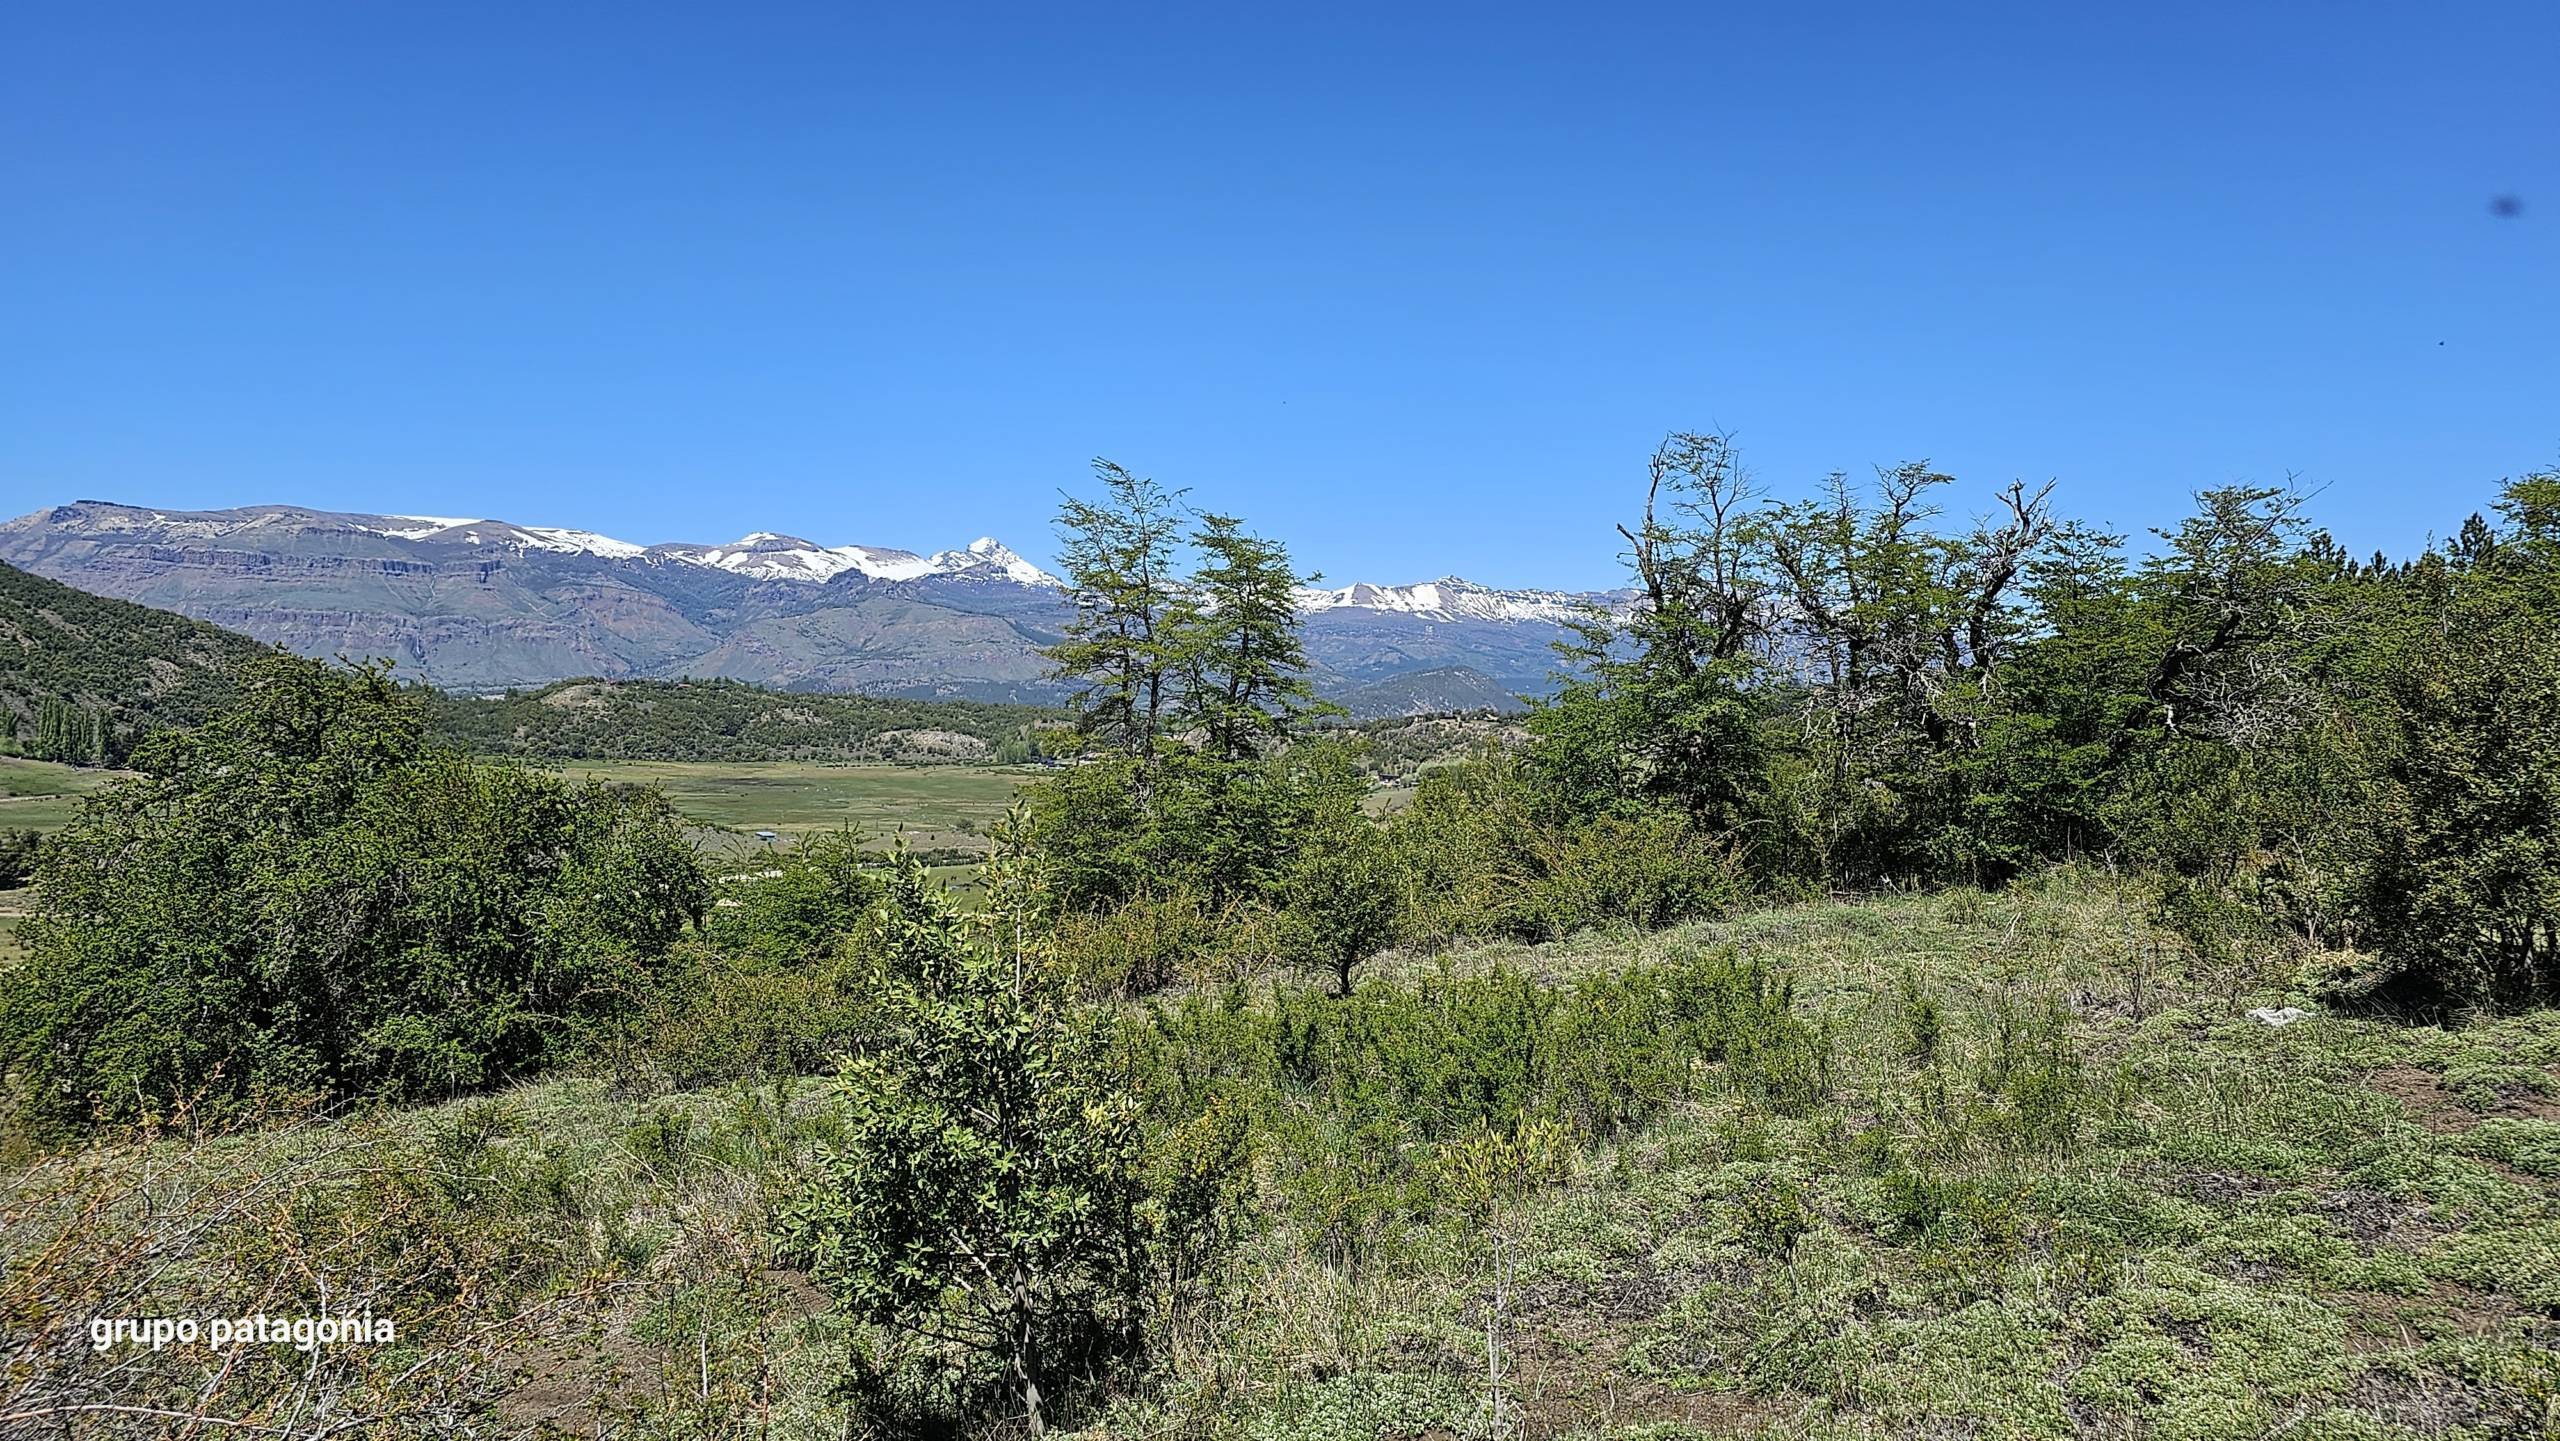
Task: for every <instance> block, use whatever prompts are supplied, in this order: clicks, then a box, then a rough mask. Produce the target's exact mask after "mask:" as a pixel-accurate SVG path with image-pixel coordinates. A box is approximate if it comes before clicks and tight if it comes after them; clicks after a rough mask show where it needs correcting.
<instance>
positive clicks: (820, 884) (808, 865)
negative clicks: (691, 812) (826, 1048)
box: [703, 830, 881, 962]
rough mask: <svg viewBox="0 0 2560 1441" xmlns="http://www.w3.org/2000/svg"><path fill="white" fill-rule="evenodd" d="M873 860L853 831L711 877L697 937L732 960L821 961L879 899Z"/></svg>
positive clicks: (823, 836)
mask: <svg viewBox="0 0 2560 1441" xmlns="http://www.w3.org/2000/svg"><path fill="white" fill-rule="evenodd" d="M877 859H878V855H877V853H876V852H867V851H865V850H864V849H863V844H862V837H861V836H860V834H859V833H857V832H854V831H852V830H840V831H822V832H819V833H818V834H815V835H811V836H808V837H805V838H803V839H802V840H801V841H800V842H799V843H798V844H797V845H794V846H792V847H791V848H790V849H789V850H786V851H782V852H779V853H777V854H775V855H772V856H770V857H768V858H766V862H765V864H763V865H761V866H758V867H757V868H755V869H753V870H748V871H742V872H733V873H731V874H727V875H722V876H717V877H714V878H713V882H712V891H713V900H712V902H711V908H710V910H709V911H708V912H707V913H706V914H705V916H704V918H703V932H704V934H705V935H707V936H708V937H709V938H710V940H711V942H712V944H713V945H714V946H716V947H718V948H719V949H720V950H722V951H725V952H727V953H728V954H730V955H733V956H741V957H754V958H757V959H760V960H765V961H777V962H781V961H790V962H806V961H815V960H819V959H822V958H824V957H825V956H827V955H828V954H830V953H831V952H832V951H833V950H834V949H835V945H836V942H837V941H838V940H840V939H841V938H843V937H844V936H845V935H846V934H847V933H849V932H850V931H852V930H853V929H854V927H855V926H857V925H858V924H860V922H861V920H862V917H863V915H864V913H865V912H867V911H868V910H869V909H870V908H871V905H872V903H873V902H875V901H877V900H878V899H879V898H880V889H881V887H880V877H879V875H878V874H877V872H876V871H875V870H874V869H873V866H872V862H874V861H876V860H877Z"/></svg>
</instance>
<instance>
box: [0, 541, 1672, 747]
mask: <svg viewBox="0 0 2560 1441" xmlns="http://www.w3.org/2000/svg"><path fill="white" fill-rule="evenodd" d="M0 561H7V562H9V563H10V564H13V565H16V566H19V567H21V568H22V569H25V570H28V571H31V572H33V573H35V574H37V575H41V576H46V577H49V578H51V579H54V580H58V581H62V582H64V583H66V584H69V585H73V586H77V587H79V588H80V589H82V590H86V591H90V592H92V593H94V594H98V595H105V596H112V597H115V598H118V599H122V600H130V601H138V602H140V603H142V604H144V605H149V606H155V607H158V608H160V609H163V610H171V611H176V612H178V613H179V614H182V615H187V616H192V617H195V618H197V619H200V620H207V621H211V622H213V623H214V624H217V625H221V626H224V627H227V628H229V629H232V630H236V631H240V632H243V633H245V634H248V635H251V636H255V637H257V638H258V639H260V640H264V641H269V642H272V643H275V644H278V645H282V646H285V647H287V648H288V649H291V650H294V651H298V652H301V653H303V654H306V655H320V656H349V657H383V658H387V659H389V660H391V661H392V662H394V664H395V665H397V666H398V667H399V668H400V669H401V670H402V671H404V672H406V673H408V674H410V675H412V676H415V677H417V678H420V679H423V680H426V681H428V682H430V683H433V684H435V685H439V686H443V687H446V688H449V689H464V690H494V689H500V688H504V687H508V686H525V685H538V684H542V683H545V682H548V681H554V680H560V679H564V678H568V677H572V676H603V677H611V678H624V677H644V676H646V677H660V676H665V677H673V676H691V677H723V678H728V679H734V680H745V681H753V682H756V683H759V684H763V685H770V686H778V687H786V688H799V689H808V690H846V691H864V692H869V693H874V694H882V695H951V696H966V697H971V698H975V699H984V700H1030V701H1047V700H1055V699H1058V698H1059V697H1060V696H1061V695H1062V693H1063V692H1062V690H1061V688H1060V687H1059V686H1058V685H1057V684H1056V683H1055V682H1054V681H1052V680H1051V679H1050V678H1049V675H1048V665H1047V663H1046V661H1044V660H1043V659H1042V658H1041V656H1040V654H1039V648H1040V647H1041V646H1043V645H1045V644H1048V643H1049V642H1050V641H1052V640H1054V639H1055V638H1056V636H1057V630H1058V627H1059V625H1060V624H1061V623H1062V622H1063V621H1064V620H1065V617H1066V611H1065V606H1064V602H1063V599H1062V597H1061V594H1060V592H1059V590H1058V589H1057V584H1056V581H1055V580H1054V578H1052V577H1050V576H1049V575H1047V574H1046V573H1044V572H1042V571H1041V570H1040V569H1039V568H1038V567H1036V566H1034V565H1032V564H1031V563H1030V562H1028V561H1026V560H1024V559H1023V558H1022V557H1021V556H1019V555H1017V554H1015V553H1014V552H1013V551H1012V550H1010V549H1008V548H1007V547H1005V546H1004V545H1003V544H1001V543H1000V542H997V541H995V540H993V539H981V540H979V541H977V542H975V543H973V544H971V545H969V546H965V547H958V548H954V549H950V550H944V551H940V552H936V553H934V554H931V555H921V554H918V553H916V552H912V551H904V550H894V549H888V548H884V547H875V546H855V545H848V546H835V547H825V546H819V545H816V544H814V543H812V542H809V541H805V540H801V539H798V538H796V537H791V536H783V535H776V534H772V533H765V532H759V533H756V534H753V535H749V536H746V537H744V538H742V539H740V540H738V541H736V542H733V543H730V544H728V545H718V546H705V545H689V544H670V545H655V546H643V545H636V544H632V543H631V542H628V541H621V540H616V539H614V538H612V537H610V536H604V535H599V534H597V533H595V532H593V531H583V530H570V529H562V528H557V527H543V526H522V525H515V524H512V523H509V522H504V521H492V520H464V519H455V518H446V517H434V516H379V515H360V514H348V513H339V512H330V511H315V510H307V509H301V508H297V507H292V506H251V507H245V508H242V509H237V510H222V511H161V510H150V509H146V508H142V507H136V506H126V505H115V504H109V503H106V502H100V501H81V502H78V503H76V504H71V505H62V506H55V507H53V508H52V509H49V510H43V511H38V512H36V513H34V514H32V515H27V516H22V517H20V518H19V519H17V520H14V521H10V522H8V523H6V524H5V525H0ZM1300 599H1301V604H1302V606H1303V607H1304V615H1305V617H1306V626H1307V648H1308V653H1309V655H1310V657H1311V658H1312V659H1313V661H1314V662H1315V666H1316V671H1317V680H1318V683H1319V687H1320V688H1321V689H1323V690H1325V691H1327V692H1328V693H1330V694H1336V695H1342V696H1345V697H1348V698H1351V699H1353V700H1354V701H1355V702H1356V703H1357V704H1358V706H1359V708H1360V709H1362V710H1363V711H1367V712H1371V713H1379V712H1382V711H1384V712H1392V711H1394V710H1399V709H1410V708H1412V707H1414V706H1417V705H1426V704H1427V703H1428V702H1430V701H1431V700H1433V699H1434V698H1443V697H1459V696H1465V697H1474V698H1479V699H1480V698H1484V697H1498V696H1509V695H1514V694H1519V693H1536V692H1542V691H1544V690H1546V689H1547V688H1548V683H1549V682H1548V672H1549V671H1550V669H1551V668H1552V664H1553V656H1552V653H1551V652H1550V650H1549V648H1548V647H1549V643H1550V642H1551V641H1553V640H1554V639H1555V638H1556V637H1557V635H1559V634H1560V633H1561V631H1562V626H1563V621H1564V618H1565V617H1566V616H1567V615H1569V614H1570V613H1571V612H1572V610H1573V608H1574V607H1576V606H1578V605H1581V604H1584V603H1587V602H1597V603H1602V604H1617V603H1622V602H1623V597H1619V596H1614V595H1611V596H1597V597H1587V596H1575V595H1567V594H1563V593H1558V592H1545V591H1533V592H1520V591H1499V590H1492V589H1488V588H1486V587H1482V586H1475V585H1471V584H1469V583H1467V582H1465V581H1460V580H1455V579H1444V580H1440V581H1433V582H1426V583H1424V584H1421V585H1412V586H1374V585H1365V584H1363V585H1354V586H1348V587H1344V588H1342V589H1340V590H1327V591H1309V592H1306V593H1305V594H1304V595H1303V596H1301V598H1300ZM1426 674H1427V675H1429V676H1430V677H1431V679H1430V681H1429V683H1427V684H1406V685H1398V684H1391V683H1392V682H1396V681H1399V680H1400V679H1403V678H1409V677H1418V676H1423V675H1426Z"/></svg>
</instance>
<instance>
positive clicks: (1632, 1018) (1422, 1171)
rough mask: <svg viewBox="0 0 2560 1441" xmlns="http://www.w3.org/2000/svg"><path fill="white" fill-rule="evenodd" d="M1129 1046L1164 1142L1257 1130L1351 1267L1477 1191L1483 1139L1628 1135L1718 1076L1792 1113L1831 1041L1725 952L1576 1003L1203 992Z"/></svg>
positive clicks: (1317, 1228)
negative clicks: (1546, 1127) (1532, 1133)
mask: <svg viewBox="0 0 2560 1441" xmlns="http://www.w3.org/2000/svg"><path fill="white" fill-rule="evenodd" d="M1119 1044H1120V1046H1121V1048H1122V1049H1123V1050H1124V1051H1125V1052H1126V1053H1127V1054H1128V1055H1129V1056H1130V1057H1131V1060H1130V1062H1129V1065H1130V1068H1131V1071H1132V1074H1133V1075H1134V1076H1135V1077H1136V1080H1137V1083H1138V1087H1139V1092H1140V1094H1142V1095H1143V1096H1144V1097H1145V1098H1146V1100H1147V1105H1148V1107H1149V1110H1150V1113H1151V1114H1153V1115H1155V1116H1158V1117H1161V1118H1163V1119H1162V1121H1161V1122H1160V1123H1161V1124H1167V1125H1173V1124H1179V1122H1180V1120H1181V1118H1185V1117H1190V1116H1196V1115H1201V1114H1208V1113H1213V1112H1215V1111H1216V1110H1217V1109H1218V1108H1220V1107H1236V1108H1241V1109H1242V1110H1243V1111H1244V1112H1245V1113H1246V1114H1248V1115H1249V1116H1250V1117H1251V1118H1252V1129H1253V1133H1254V1134H1255V1135H1257V1136H1259V1137H1262V1138H1263V1145H1262V1147H1261V1149H1262V1150H1263V1152H1264V1153H1265V1154H1267V1155H1268V1156H1270V1157H1271V1158H1272V1160H1273V1162H1274V1164H1275V1165H1277V1166H1278V1167H1279V1168H1280V1170H1279V1173H1278V1175H1277V1176H1276V1177H1275V1180H1274V1184H1275V1185H1276V1186H1277V1188H1278V1192H1279V1195H1280V1197H1281V1198H1282V1201H1283V1204H1284V1206H1285V1209H1286V1212H1287V1214H1288V1215H1289V1216H1290V1217H1291V1219H1292V1221H1293V1222H1294V1223H1295V1224H1296V1225H1298V1226H1300V1227H1301V1228H1303V1229H1304V1231H1305V1232H1306V1234H1308V1235H1310V1236H1312V1237H1316V1238H1320V1239H1319V1244H1320V1245H1321V1246H1322V1247H1323V1248H1324V1249H1325V1250H1326V1252H1327V1254H1330V1255H1334V1256H1338V1257H1341V1258H1344V1259H1356V1258H1357V1257H1358V1256H1360V1255H1363V1254H1366V1253H1367V1252H1368V1251H1369V1250H1370V1249H1371V1248H1372V1247H1374V1246H1375V1245H1376V1244H1377V1243H1378V1242H1380V1241H1381V1240H1382V1239H1383V1238H1385V1237H1387V1236H1389V1235H1391V1234H1393V1233H1396V1232H1399V1231H1401V1230H1403V1229H1405V1228H1407V1227H1410V1226H1413V1225H1417V1224H1422V1223H1424V1222H1425V1221H1426V1220H1427V1219H1428V1218H1429V1217H1430V1216H1431V1215H1433V1214H1434V1213H1435V1210H1436V1209H1437V1208H1438V1207H1439V1206H1440V1204H1441V1203H1442V1202H1448V1203H1450V1204H1452V1205H1456V1204H1460V1202H1461V1201H1462V1200H1463V1194H1464V1193H1466V1190H1467V1186H1468V1185H1469V1184H1475V1185H1477V1186H1479V1187H1480V1186H1481V1184H1482V1178H1481V1177H1478V1178H1477V1180H1476V1181H1475V1182H1473V1183H1470V1182H1468V1181H1467V1179H1466V1178H1467V1176H1468V1175H1469V1174H1470V1172H1469V1170H1468V1166H1467V1164H1466V1163H1465V1161H1464V1159H1463V1157H1464V1154H1465V1152H1466V1150H1467V1148H1468V1146H1469V1145H1477V1146H1479V1147H1480V1146H1481V1145H1482V1144H1483V1143H1482V1141H1481V1137H1482V1136H1484V1135H1486V1134H1496V1135H1499V1136H1501V1137H1503V1138H1507V1139H1506V1141H1505V1144H1506V1145H1509V1146H1512V1147H1514V1148H1515V1149H1516V1148H1517V1147H1518V1146H1519V1145H1521V1144H1524V1142H1523V1140H1522V1135H1523V1133H1522V1132H1521V1130H1520V1128H1521V1127H1522V1125H1523V1124H1524V1123H1526V1122H1531V1121H1544V1122H1553V1123H1555V1124H1557V1125H1560V1126H1562V1127H1564V1128H1565V1129H1566V1130H1567V1131H1569V1132H1571V1133H1572V1134H1575V1135H1579V1136H1583V1137H1597V1136H1605V1135H1611V1134H1616V1133H1619V1132H1621V1131H1624V1130H1625V1129H1627V1128H1629V1127H1632V1126H1635V1125H1638V1124H1641V1123H1643V1122H1644V1121H1646V1120H1648V1119H1650V1118H1652V1117H1654V1116H1655V1115H1657V1114H1659V1113H1660V1112H1661V1110H1662V1109H1663V1108H1664V1107H1666V1106H1668V1105H1671V1104H1672V1103H1674V1102H1676V1101H1679V1100H1682V1099H1685V1098H1689V1097H1692V1096H1694V1095H1696V1094H1698V1089H1699V1087H1700V1086H1701V1085H1702V1084H1706V1083H1710V1082H1711V1081H1712V1080H1713V1079H1714V1078H1713V1075H1712V1073H1710V1072H1708V1071H1706V1070H1704V1069H1703V1066H1704V1065H1705V1064H1706V1063H1709V1062H1715V1061H1722V1062H1724V1063H1725V1076H1724V1083H1725V1084H1727V1085H1729V1086H1730V1087H1731V1088H1732V1089H1733V1090H1735V1091H1736V1092H1738V1093H1741V1094H1745V1095H1749V1096H1752V1097H1755V1098H1757V1099H1760V1100H1764V1101H1767V1102H1769V1103H1772V1104H1776V1105H1780V1106H1787V1107H1794V1106H1800V1105H1803V1104H1805V1103H1807V1102H1809V1101H1811V1100H1813V1099H1814V1098H1815V1097H1817V1096H1818V1095H1820V1094H1822V1093H1823V1092H1825V1091H1826V1090H1827V1089H1828V1087H1829V1086H1830V1084H1831V1081H1830V1063H1829V1049H1830V1047H1829V1042H1828V1040H1827V1038H1826V1037H1824V1036H1823V1035H1822V1034H1821V1033H1820V1032H1819V1031H1818V1030H1816V1029H1815V1028H1813V1027H1811V1026H1809V1025H1807V1024H1806V1023H1805V1022H1804V1021H1802V1020H1801V1019H1800V1018H1798V1017H1797V1016H1796V1015H1795V1014H1794V1011H1793V996H1792V993H1791V992H1790V991H1789V989H1788V988H1787V986H1786V985H1785V984H1784V983H1783V982H1782V981H1781V980H1780V979H1779V978H1778V977H1776V976H1775V975H1774V974H1773V973H1772V972H1771V971H1769V970H1768V969H1767V968H1766V967H1763V966H1761V965H1757V964H1753V963H1748V962H1744V961H1742V960H1740V959H1738V958H1737V957H1735V956H1734V955H1733V954H1732V953H1731V952H1730V951H1706V952H1688V953H1682V954H1677V955H1674V956H1672V957H1671V958H1669V959H1666V960H1664V961H1663V962H1661V963H1660V964H1658V965H1642V966H1635V967H1631V968H1629V969H1627V970H1624V971H1621V972H1618V973H1615V974H1606V975H1591V976H1585V977H1582V978H1579V979H1578V980H1576V981H1575V982H1574V983H1573V984H1572V985H1569V986H1548V985H1544V984H1541V983H1540V982H1538V981H1536V980H1535V979H1533V978H1531V977H1529V976H1527V975H1524V974H1522V973H1520V972H1518V971H1514V970H1509V969H1496V970H1493V971H1490V972H1487V973H1483V974H1476V975H1463V974H1457V973H1454V972H1444V973H1442V974H1438V975H1429V976H1425V977H1423V978H1422V979H1420V980H1419V981H1418V982H1416V983H1414V984H1411V985H1401V984H1388V983H1384V982H1376V983H1366V984H1362V985H1360V986H1358V987H1357V988H1355V989H1354V990H1352V992H1351V993H1350V994H1349V995H1348V996H1338V995H1333V994H1329V993H1326V992H1323V991H1319V990H1316V989H1313V988H1306V987H1294V986H1283V987H1280V988H1279V989H1277V990H1276V991H1274V992H1272V993H1271V995H1270V997H1269V1000H1268V1002H1267V1004H1257V1003H1255V1002H1253V1001H1252V1000H1251V999H1250V998H1249V997H1248V994H1247V993H1246V991H1245V990H1244V989H1243V988H1242V987H1241V986H1236V987H1230V988H1226V989H1223V990H1216V991H1195V992H1193V993H1191V994H1189V995H1186V996H1185V997H1183V998H1182V999H1181V1000H1179V1001H1176V1002H1170V1003H1158V1004H1154V1005H1151V1006H1149V1007H1148V1008H1147V1009H1146V1010H1144V1011H1143V1012H1140V1013H1137V1014H1136V1015H1134V1016H1131V1017H1129V1018H1128V1019H1126V1020H1124V1021H1123V1022H1122V1025H1121V1032H1120V1038H1119ZM1469 1137H1478V1138H1479V1140H1478V1141H1475V1142H1470V1141H1469V1140H1468V1138H1469ZM1444 1146H1446V1147H1448V1148H1449V1149H1447V1150H1446V1151H1445V1152H1444V1150H1443V1149H1442V1148H1443V1147H1444ZM1548 1149H1549V1150H1551V1149H1552V1148H1551V1147H1550V1148H1548ZM1541 1154H1545V1152H1544V1151H1542V1152H1541ZM1479 1159H1481V1158H1479ZM1533 1169H1538V1170H1539V1171H1540V1173H1541V1174H1544V1173H1545V1171H1546V1170H1549V1169H1552V1167H1551V1165H1546V1164H1544V1163H1542V1165H1541V1167H1538V1168H1533ZM1516 1179H1517V1178H1515V1180H1516ZM1524 1184H1525V1183H1524ZM1452 1186H1455V1187H1456V1189H1455V1190H1452V1189H1451V1187H1452Z"/></svg>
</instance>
